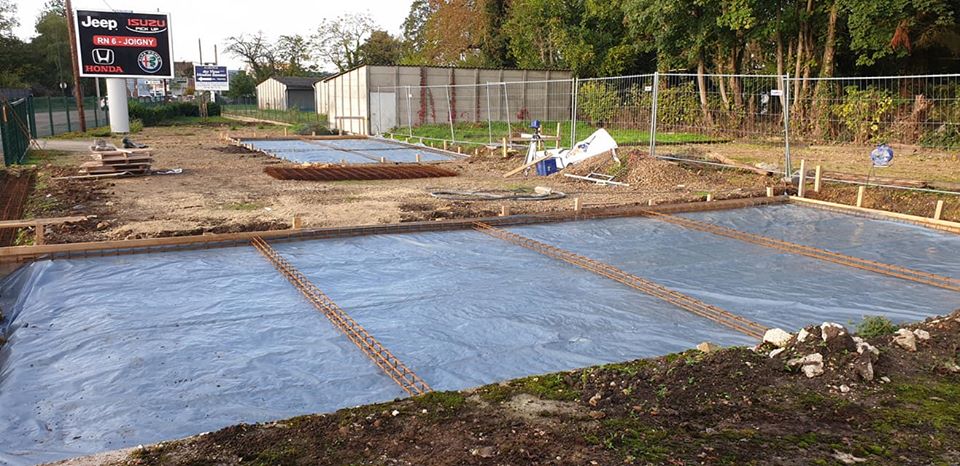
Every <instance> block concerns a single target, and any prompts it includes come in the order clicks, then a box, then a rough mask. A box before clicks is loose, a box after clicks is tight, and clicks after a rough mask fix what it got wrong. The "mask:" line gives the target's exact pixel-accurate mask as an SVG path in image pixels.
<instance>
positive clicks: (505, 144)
mask: <svg viewBox="0 0 960 466" xmlns="http://www.w3.org/2000/svg"><path fill="white" fill-rule="evenodd" d="M503 158H507V138H503Z"/></svg>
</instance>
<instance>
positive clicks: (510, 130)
mask: <svg viewBox="0 0 960 466" xmlns="http://www.w3.org/2000/svg"><path fill="white" fill-rule="evenodd" d="M501 84H502V85H503V105H504V107H503V109H504V110H505V113H504V115H505V116H506V117H507V140H508V141H509V140H510V139H512V138H513V126H512V125H511V124H510V94H508V93H507V83H501Z"/></svg>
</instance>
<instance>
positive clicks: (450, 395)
mask: <svg viewBox="0 0 960 466" xmlns="http://www.w3.org/2000/svg"><path fill="white" fill-rule="evenodd" d="M413 400H414V402H415V403H416V404H417V407H418V408H431V407H432V408H441V409H445V410H450V411H455V410H458V409H460V408H462V407H463V406H464V405H465V404H467V399H466V398H465V397H464V396H463V394H462V393H460V392H430V393H427V394H425V395H420V396H418V397H416V398H414V399H413Z"/></svg>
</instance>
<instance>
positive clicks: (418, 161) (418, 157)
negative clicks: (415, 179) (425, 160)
mask: <svg viewBox="0 0 960 466" xmlns="http://www.w3.org/2000/svg"><path fill="white" fill-rule="evenodd" d="M417 163H420V153H419V152H418V153H417Z"/></svg>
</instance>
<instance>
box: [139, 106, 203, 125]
mask: <svg viewBox="0 0 960 466" xmlns="http://www.w3.org/2000/svg"><path fill="white" fill-rule="evenodd" d="M129 110H130V111H129V113H130V119H131V120H140V121H142V122H143V126H157V125H161V124H163V123H164V122H166V121H169V120H173V119H175V118H178V117H199V116H200V104H198V103H197V102H170V103H166V104H159V105H151V104H144V103H142V102H138V101H130V103H129ZM207 115H208V116H220V104H218V103H216V102H209V103H207Z"/></svg>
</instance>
